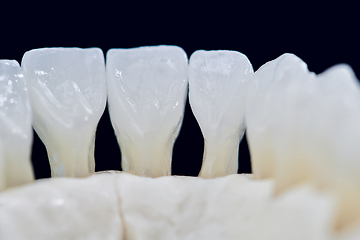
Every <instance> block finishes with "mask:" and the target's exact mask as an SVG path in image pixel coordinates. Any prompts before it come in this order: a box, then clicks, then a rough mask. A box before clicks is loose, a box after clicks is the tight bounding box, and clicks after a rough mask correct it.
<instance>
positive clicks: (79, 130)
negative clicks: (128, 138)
mask: <svg viewBox="0 0 360 240" xmlns="http://www.w3.org/2000/svg"><path fill="white" fill-rule="evenodd" d="M22 67H23V70H24V74H25V76H26V79H27V81H28V86H29V93H30V100H31V105H32V109H33V115H34V122H33V125H34V128H35V131H36V132H37V134H38V135H39V137H40V138H41V140H42V141H43V142H44V144H45V146H46V149H47V152H48V157H49V160H50V167H51V175H52V176H54V177H55V176H74V177H86V176H88V175H90V174H91V173H93V172H94V170H95V162H94V143H95V130H96V126H97V123H98V121H99V119H100V117H101V115H102V113H103V111H104V109H105V104H106V81H105V64H104V56H103V53H102V51H101V49H98V48H89V49H79V48H44V49H35V50H31V51H29V52H26V53H25V54H24V57H23V60H22Z"/></svg>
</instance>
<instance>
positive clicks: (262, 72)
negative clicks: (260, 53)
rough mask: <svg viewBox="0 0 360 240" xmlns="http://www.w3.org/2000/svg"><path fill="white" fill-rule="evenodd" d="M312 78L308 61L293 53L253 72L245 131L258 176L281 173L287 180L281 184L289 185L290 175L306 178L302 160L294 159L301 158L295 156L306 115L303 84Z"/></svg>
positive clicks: (270, 175) (252, 162)
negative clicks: (297, 133) (300, 121)
mask: <svg viewBox="0 0 360 240" xmlns="http://www.w3.org/2000/svg"><path fill="white" fill-rule="evenodd" d="M313 77H314V74H313V73H310V72H309V71H308V70H307V66H306V64H305V63H304V62H303V61H302V60H301V59H299V58H298V57H297V56H295V55H293V54H283V55H281V56H280V57H278V58H277V59H275V60H273V61H270V62H268V63H266V64H264V65H263V66H261V67H260V68H259V69H258V70H257V71H256V72H255V73H254V74H253V76H252V78H251V86H250V88H249V95H248V99H247V110H246V123H247V130H246V131H247V139H248V144H249V150H250V155H251V164H252V171H253V174H254V177H255V178H257V179H266V178H271V177H274V176H275V175H276V174H280V175H279V176H278V177H279V178H281V179H282V178H284V179H286V180H284V181H283V180H280V184H282V183H284V184H288V183H289V184H290V182H291V181H292V180H290V179H289V178H294V179H293V180H294V181H295V178H302V177H303V172H302V168H303V166H300V164H301V163H302V162H303V161H302V160H300V161H296V160H295V159H293V158H294V157H295V158H296V157H301V156H298V155H296V154H297V143H295V142H296V141H298V140H300V139H298V138H297V137H298V136H297V137H295V135H296V133H295V132H294V131H297V130H298V128H297V127H298V126H296V125H297V122H298V121H299V119H301V118H302V117H303V115H302V114H303V112H301V111H299V108H300V107H301V99H302V98H304V96H303V95H302V93H303V89H304V84H306V83H307V82H308V81H310V79H312V78H313ZM299 105H300V106H299ZM303 140H304V139H301V141H303ZM276 161H278V162H281V164H278V163H277V162H276ZM296 164H299V165H296ZM277 167H279V168H278V169H277ZM288 167H290V169H288ZM281 174H284V175H281ZM277 186H279V185H277Z"/></svg>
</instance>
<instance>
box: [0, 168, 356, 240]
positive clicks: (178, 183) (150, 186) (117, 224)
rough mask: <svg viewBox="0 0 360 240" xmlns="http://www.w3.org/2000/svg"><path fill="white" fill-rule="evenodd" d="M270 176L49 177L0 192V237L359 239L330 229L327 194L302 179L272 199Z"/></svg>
mask: <svg viewBox="0 0 360 240" xmlns="http://www.w3.org/2000/svg"><path fill="white" fill-rule="evenodd" d="M272 191H273V182H272V181H271V180H261V181H255V180H252V177H251V175H230V176H226V177H219V178H216V179H203V178H196V177H180V176H167V177H160V178H144V177H139V176H135V175H132V174H128V173H114V174H100V175H96V176H92V177H90V178H86V179H70V178H56V179H48V180H41V181H38V182H36V183H35V184H32V185H28V186H24V187H21V188H18V189H14V190H9V191H5V192H3V193H2V194H0V239H1V240H13V239H17V240H22V239H40V240H41V239H44V240H45V239H46V240H47V239H54V240H57V239H74V240H77V239H79V240H80V239H81V240H88V239H91V240H92V239H94V240H95V239H96V240H97V239H118V240H121V239H129V240H130V239H131V240H142V239H159V240H161V239H174V240H176V239H179V240H180V239H181V240H183V239H188V240H192V239H194V240H198V239H214V240H218V239H222V240H230V239H234V240H235V239H248V240H269V239H270V240H271V239H274V240H282V239H284V240H285V239H286V240H288V239H294V240H297V239H299V240H303V239H307V240H337V239H339V240H340V239H354V240H355V239H359V238H360V225H359V224H357V225H355V226H353V227H352V228H350V229H348V230H346V231H341V232H335V231H334V229H333V228H332V216H333V214H334V202H335V198H334V196H333V195H331V194H329V193H326V192H323V191H317V190H315V189H314V188H312V187H310V186H306V185H302V186H299V187H295V188H293V189H291V190H290V191H287V192H286V193H284V194H282V195H280V196H277V197H274V196H273V194H272Z"/></svg>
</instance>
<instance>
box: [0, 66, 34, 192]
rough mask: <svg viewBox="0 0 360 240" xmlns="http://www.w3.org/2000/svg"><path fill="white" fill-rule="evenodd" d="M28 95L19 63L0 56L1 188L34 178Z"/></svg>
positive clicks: (20, 183)
mask: <svg viewBox="0 0 360 240" xmlns="http://www.w3.org/2000/svg"><path fill="white" fill-rule="evenodd" d="M32 137H33V131H32V128H31V109H30V103H29V95H28V90H27V86H26V82H25V79H24V75H23V73H22V70H21V68H20V65H19V63H18V62H16V61H15V60H0V143H1V145H2V146H1V153H0V155H1V156H0V162H1V163H0V168H1V169H0V190H2V189H4V188H6V187H14V186H18V185H22V184H25V183H29V182H32V181H33V180H34V173H33V169H32V166H31V161H30V154H31V152H30V151H31V145H32Z"/></svg>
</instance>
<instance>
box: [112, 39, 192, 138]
mask: <svg viewBox="0 0 360 240" xmlns="http://www.w3.org/2000/svg"><path fill="white" fill-rule="evenodd" d="M107 74H108V82H109V99H114V101H113V102H111V103H109V106H110V108H112V107H117V111H121V113H122V114H121V113H119V114H121V118H122V119H123V120H121V119H119V120H118V121H122V124H121V126H123V127H122V128H124V129H122V130H125V129H127V128H131V129H132V130H134V131H136V132H137V134H139V135H144V134H145V133H146V132H149V131H154V130H157V129H161V128H163V127H164V125H165V126H167V125H170V127H173V125H174V124H176V123H177V122H178V121H179V118H180V117H181V115H182V114H183V113H182V111H179V110H178V109H183V108H184V98H185V96H184V92H186V89H187V57H186V54H185V52H184V51H183V50H182V49H181V48H179V47H175V46H159V47H140V48H133V49H110V50H109V52H108V53H107ZM115 91H116V93H118V94H116V93H115ZM179 99H180V100H179ZM112 105H115V106H112ZM112 113H113V114H115V111H113V112H112ZM125 114H126V115H125ZM129 118H131V119H133V120H134V121H131V120H129ZM118 127H120V124H118ZM119 130H120V129H119Z"/></svg>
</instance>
